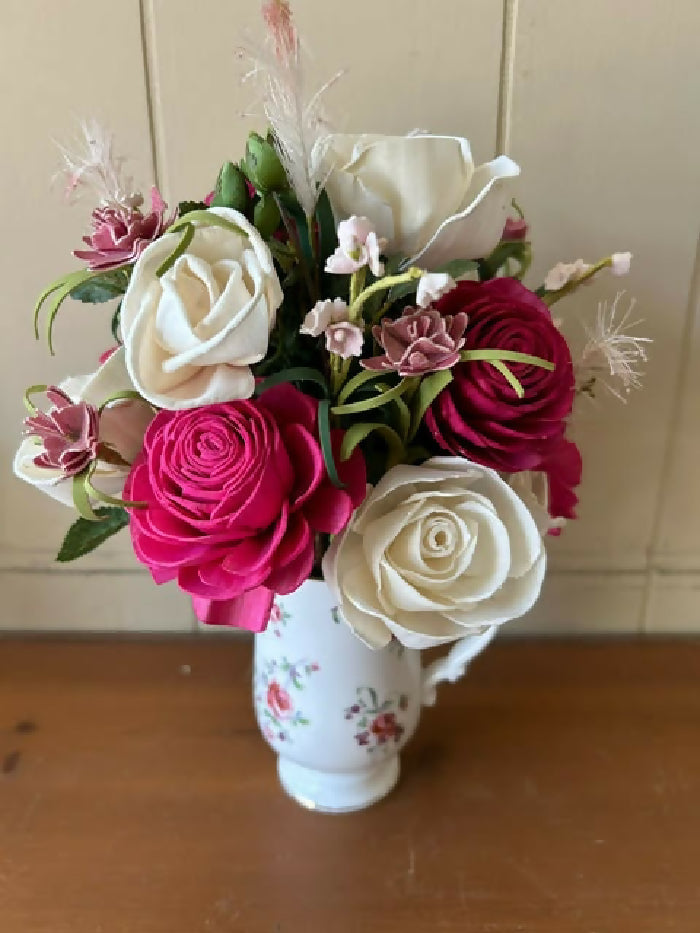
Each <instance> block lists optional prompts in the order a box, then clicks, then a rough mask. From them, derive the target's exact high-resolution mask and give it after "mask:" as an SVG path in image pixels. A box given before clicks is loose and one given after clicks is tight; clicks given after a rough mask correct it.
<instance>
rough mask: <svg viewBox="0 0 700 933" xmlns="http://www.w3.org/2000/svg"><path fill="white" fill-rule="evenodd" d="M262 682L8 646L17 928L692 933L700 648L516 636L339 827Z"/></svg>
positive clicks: (3, 824) (7, 757)
mask: <svg viewBox="0 0 700 933" xmlns="http://www.w3.org/2000/svg"><path fill="white" fill-rule="evenodd" d="M183 665H189V673H185V672H184V671H185V670H186V669H184V668H183V667H182V666H183ZM250 673H251V672H250V650H249V646H248V645H244V644H240V643H238V644H234V643H231V642H227V641H225V640H220V641H218V640H217V641H212V640H208V641H206V642H204V641H202V640H200V641H197V642H196V643H195V642H193V641H192V640H181V641H169V642H163V643H157V642H156V643H150V642H137V643H121V642H97V643H89V642H87V643H66V642H55V643H47V642H42V641H36V640H35V641H25V642H21V641H17V642H15V641H11V640H10V641H5V642H3V643H0V840H1V842H0V903H1V904H2V924H1V927H2V931H3V933H98V931H102V933H321V931H328V930H333V931H334V933H365V931H372V933H396V931H402V933H436V931H438V933H439V931H454V933H465V931H468V933H516V931H524V933H594V931H596V933H663V931H674V933H696V931H697V929H698V917H699V916H700V888H699V887H698V883H697V866H698V864H700V811H699V810H698V807H697V799H698V794H699V793H700V751H699V749H698V742H697V738H698V725H699V719H700V691H699V690H698V683H699V682H700V644H698V642H697V641H695V642H679V643H675V644H674V643H646V644H641V643H625V642H617V643H610V642H608V643H606V644H601V643H591V642H587V643H581V642H578V643H569V644H561V643H549V644H546V645H544V644H543V643H541V642H521V643H518V644H514V643H510V644H503V643H501V644H497V645H495V646H494V647H493V648H492V649H490V650H489V652H487V654H486V655H485V656H483V657H482V658H480V659H479V660H478V661H477V662H476V664H475V665H474V667H473V670H472V671H471V673H470V675H469V677H468V678H467V679H466V680H465V681H464V682H463V683H461V684H460V685H458V686H456V687H453V688H446V689H443V692H442V694H441V696H440V702H439V704H438V706H437V707H436V708H435V709H432V710H428V711H427V712H426V713H425V715H424V719H423V722H422V724H421V726H420V729H419V732H418V734H417V736H416V737H415V739H414V740H413V742H412V744H411V745H410V746H409V748H408V750H407V751H406V753H405V756H404V761H403V766H404V773H403V778H402V781H401V783H400V785H399V788H398V790H397V791H396V792H395V793H394V794H393V795H392V796H391V797H389V798H387V800H386V801H384V802H383V803H381V804H379V805H378V806H376V807H375V808H373V809H370V810H368V811H366V812H364V813H359V814H355V815H349V816H343V817H330V816H324V815H321V814H313V813H307V812H305V811H303V810H301V809H299V808H298V807H297V806H296V805H295V804H293V803H291V802H290V801H288V800H287V799H286V798H285V797H283V795H282V794H281V792H280V791H279V790H278V787H277V783H276V777H275V773H274V761H273V757H272V755H271V753H270V752H269V750H268V749H267V747H266V746H265V745H264V744H263V743H262V740H261V739H260V738H259V736H258V734H257V731H256V727H255V724H254V720H253V714H252V711H251V705H250V689H249V680H250Z"/></svg>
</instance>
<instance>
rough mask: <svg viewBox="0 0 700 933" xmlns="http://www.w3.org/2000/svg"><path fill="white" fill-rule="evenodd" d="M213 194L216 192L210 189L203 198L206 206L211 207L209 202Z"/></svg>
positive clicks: (212, 198)
mask: <svg viewBox="0 0 700 933" xmlns="http://www.w3.org/2000/svg"><path fill="white" fill-rule="evenodd" d="M215 194H216V191H215V190H213V191H210V192H209V194H208V195H207V196H206V198H204V203H205V204H206V205H207V207H211V202H212V201H213V200H214V195H215Z"/></svg>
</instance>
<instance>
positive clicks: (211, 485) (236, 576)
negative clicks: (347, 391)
mask: <svg viewBox="0 0 700 933" xmlns="http://www.w3.org/2000/svg"><path fill="white" fill-rule="evenodd" d="M342 437H343V432H342V431H337V430H336V431H333V432H332V441H333V448H334V452H335V455H336V464H337V465H338V472H339V475H340V477H341V479H342V481H343V482H344V484H345V489H338V488H336V487H335V486H333V484H332V483H331V481H330V479H329V478H328V474H327V472H326V467H325V464H324V460H323V455H322V453H321V446H320V443H319V438H318V402H317V401H316V400H315V399H312V398H309V396H307V395H305V394H304V393H303V392H300V391H299V390H298V389H295V388H294V387H293V386H291V385H288V384H285V385H280V386H276V387H274V388H272V389H269V390H268V391H267V392H265V393H264V394H263V395H262V396H261V397H260V398H258V399H241V400H235V401H232V402H225V403H222V404H219V405H208V406H204V407H201V408H194V409H187V410H179V411H170V410H165V411H161V412H160V413H159V414H158V415H156V417H155V418H154V420H153V422H152V423H151V425H150V427H149V428H148V431H147V432H146V437H145V440H144V449H143V452H142V454H141V456H140V457H139V459H138V460H137V461H136V462H135V463H134V465H133V467H132V470H131V473H130V475H129V478H128V480H127V483H126V488H125V497H126V498H127V499H132V500H136V501H140V502H147V503H148V506H147V507H146V508H140V509H132V510H131V522H130V529H131V538H132V542H133V546H134V551H135V552H136V556H137V557H138V558H139V560H140V561H142V562H143V563H144V564H146V565H147V566H148V568H149V569H150V571H151V574H152V576H153V579H154V580H155V582H156V583H165V582H166V581H168V580H172V579H177V582H178V584H179V586H180V588H181V589H183V590H185V592H187V593H190V594H191V595H192V597H193V604H194V606H195V610H196V612H197V614H198V616H199V618H200V619H201V620H202V621H205V622H209V623H210V624H215V625H234V626H237V627H240V628H247V629H249V630H251V631H262V630H263V629H264V628H265V627H266V625H267V622H268V619H269V616H270V610H271V607H272V600H273V595H274V594H275V593H291V592H292V591H293V590H295V589H297V587H299V586H300V585H301V584H302V583H303V582H304V580H306V579H307V578H308V576H309V575H310V573H311V570H312V568H313V564H314V540H315V535H316V533H317V532H325V533H328V534H337V533H338V532H340V531H341V530H342V529H343V528H344V527H345V525H346V524H347V522H348V521H349V519H350V517H351V515H352V513H353V511H354V509H355V508H356V507H357V506H358V505H359V504H360V503H361V502H362V500H363V499H364V496H365V483H366V473H365V464H364V459H363V457H362V454H361V452H360V450H359V448H356V450H355V452H354V453H353V454H352V456H351V457H350V459H349V460H346V461H345V462H341V461H340V456H339V453H340V445H341V441H342Z"/></svg>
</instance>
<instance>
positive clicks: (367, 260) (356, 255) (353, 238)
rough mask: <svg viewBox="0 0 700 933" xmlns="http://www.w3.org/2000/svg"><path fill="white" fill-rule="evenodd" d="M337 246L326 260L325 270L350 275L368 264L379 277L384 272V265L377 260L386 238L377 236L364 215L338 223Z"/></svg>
mask: <svg viewBox="0 0 700 933" xmlns="http://www.w3.org/2000/svg"><path fill="white" fill-rule="evenodd" d="M338 243H339V246H338V248H337V249H336V251H335V252H334V253H333V255H332V256H329V257H328V259H327V260H326V272H332V273H334V274H337V275H350V274H351V273H353V272H357V270H358V269H361V268H362V267H363V266H369V268H370V269H371V271H372V274H373V275H375V276H377V277H379V276H380V275H383V274H384V265H383V263H381V262H380V261H379V253H380V252H381V251H382V250H383V249H384V247H385V246H386V240H385V239H383V238H379V237H377V234H376V233H375V231H374V227H373V226H372V223H371V222H370V221H369V220H368V219H367V218H366V217H355V216H353V217H350V218H349V219H348V220H341V222H340V223H339V224H338Z"/></svg>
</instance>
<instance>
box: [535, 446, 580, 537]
mask: <svg viewBox="0 0 700 933" xmlns="http://www.w3.org/2000/svg"><path fill="white" fill-rule="evenodd" d="M582 469H583V463H582V461H581V453H580V451H579V449H578V447H577V446H576V444H574V442H573V441H569V440H567V439H566V438H565V437H562V438H561V439H560V440H559V442H558V443H557V444H556V445H555V446H554V447H553V448H552V450H550V452H549V454H548V456H547V459H546V460H545V462H544V463H543V464H542V471H543V472H544V473H546V474H547V486H548V491H549V502H548V508H549V514H550V515H551V516H552V518H576V511H575V510H576V506H577V504H578V496H577V495H576V493H575V492H574V490H575V489H576V487H577V486H578V485H579V483H580V482H581V472H582ZM549 533H550V534H551V535H558V534H561V528H553V529H551V530H550V532H549Z"/></svg>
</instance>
